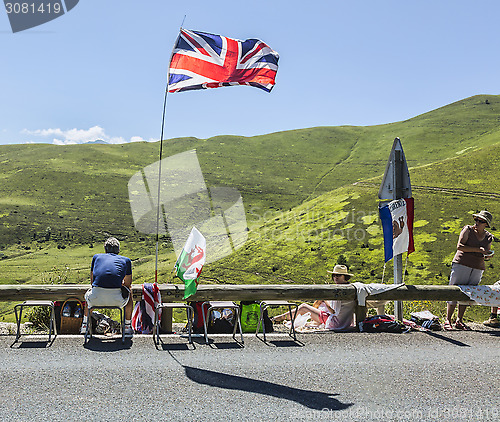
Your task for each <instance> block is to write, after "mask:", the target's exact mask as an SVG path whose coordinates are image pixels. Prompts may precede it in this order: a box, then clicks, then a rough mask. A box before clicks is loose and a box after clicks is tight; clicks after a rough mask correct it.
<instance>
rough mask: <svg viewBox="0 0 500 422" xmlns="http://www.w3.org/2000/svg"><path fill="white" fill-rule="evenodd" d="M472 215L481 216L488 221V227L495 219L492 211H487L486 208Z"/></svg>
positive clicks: (480, 217)
mask: <svg viewBox="0 0 500 422" xmlns="http://www.w3.org/2000/svg"><path fill="white" fill-rule="evenodd" d="M472 216H473V217H474V218H479V219H481V220H484V221H486V225H487V226H488V227H490V226H491V222H492V221H493V216H492V215H491V213H490V212H488V211H486V210H483V211H480V212H479V213H477V214H472Z"/></svg>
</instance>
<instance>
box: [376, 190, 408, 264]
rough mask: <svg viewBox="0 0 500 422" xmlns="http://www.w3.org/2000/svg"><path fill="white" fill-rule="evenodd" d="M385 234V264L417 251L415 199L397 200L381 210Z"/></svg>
mask: <svg viewBox="0 0 500 422" xmlns="http://www.w3.org/2000/svg"><path fill="white" fill-rule="evenodd" d="M379 214H380V220H381V221H382V229H383V232H384V251H385V262H387V261H390V260H391V259H392V258H393V257H394V256H396V255H399V254H402V253H404V252H408V253H409V254H410V253H412V252H414V251H415V246H414V244H413V198H403V199H396V200H394V201H391V202H389V203H388V204H386V205H384V206H382V207H380V208H379Z"/></svg>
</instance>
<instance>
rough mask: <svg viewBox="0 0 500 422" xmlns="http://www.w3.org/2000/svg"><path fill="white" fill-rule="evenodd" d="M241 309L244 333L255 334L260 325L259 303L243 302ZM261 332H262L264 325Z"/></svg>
mask: <svg viewBox="0 0 500 422" xmlns="http://www.w3.org/2000/svg"><path fill="white" fill-rule="evenodd" d="M240 308H241V329H242V330H243V332H244V333H255V331H256V330H257V324H258V323H259V316H260V305H259V304H258V303H257V302H241V305H240ZM259 331H260V332H262V325H261V327H260V330H259ZM266 331H267V330H266Z"/></svg>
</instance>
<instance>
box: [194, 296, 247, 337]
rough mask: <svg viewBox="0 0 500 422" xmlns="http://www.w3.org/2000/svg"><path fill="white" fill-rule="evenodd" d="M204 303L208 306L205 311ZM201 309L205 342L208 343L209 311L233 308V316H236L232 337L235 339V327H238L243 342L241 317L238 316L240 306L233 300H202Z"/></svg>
mask: <svg viewBox="0 0 500 422" xmlns="http://www.w3.org/2000/svg"><path fill="white" fill-rule="evenodd" d="M205 305H206V306H208V309H207V312H205ZM201 309H202V310H203V312H202V314H203V327H204V328H205V343H206V344H208V321H209V320H210V313H211V312H212V311H213V310H214V309H233V311H234V316H235V318H236V321H235V323H234V329H233V339H234V340H235V341H237V340H236V329H237V327H239V329H240V335H241V342H242V343H243V330H242V328H241V317H240V307H239V305H237V304H236V303H234V302H229V301H228V302H225V301H208V302H203V305H202V307H201Z"/></svg>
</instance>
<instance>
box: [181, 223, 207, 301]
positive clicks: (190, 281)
mask: <svg viewBox="0 0 500 422" xmlns="http://www.w3.org/2000/svg"><path fill="white" fill-rule="evenodd" d="M206 247H207V242H206V240H205V238H204V237H203V235H202V234H201V233H200V232H199V231H198V229H197V228H196V227H193V229H192V230H191V233H190V234H189V237H188V239H187V241H186V244H185V245H184V248H183V249H182V252H181V253H180V255H179V258H177V262H176V263H175V267H174V270H175V276H176V277H178V278H180V279H181V280H182V281H183V282H184V286H185V287H184V299H187V298H188V297H189V296H192V295H194V294H195V293H196V289H197V288H198V278H199V277H200V273H201V270H202V268H203V265H204V264H205V258H206Z"/></svg>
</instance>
